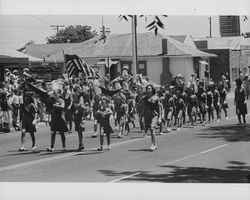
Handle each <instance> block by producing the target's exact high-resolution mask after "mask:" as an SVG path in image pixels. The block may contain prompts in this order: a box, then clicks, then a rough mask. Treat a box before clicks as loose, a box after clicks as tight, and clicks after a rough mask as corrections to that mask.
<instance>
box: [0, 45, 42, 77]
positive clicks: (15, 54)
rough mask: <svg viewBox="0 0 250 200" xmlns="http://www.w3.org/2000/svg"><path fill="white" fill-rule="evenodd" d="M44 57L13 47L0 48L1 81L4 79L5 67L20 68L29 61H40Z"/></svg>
mask: <svg viewBox="0 0 250 200" xmlns="http://www.w3.org/2000/svg"><path fill="white" fill-rule="evenodd" d="M41 61H42V59H39V58H36V57H33V56H30V55H27V54H24V53H21V52H19V51H16V50H13V49H7V48H2V49H0V81H3V80H4V69H5V68H8V69H12V70H15V69H20V68H24V67H27V66H28V65H29V63H40V62H41Z"/></svg>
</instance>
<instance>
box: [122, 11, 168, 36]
mask: <svg viewBox="0 0 250 200" xmlns="http://www.w3.org/2000/svg"><path fill="white" fill-rule="evenodd" d="M139 17H140V18H144V19H145V22H146V23H147V21H148V18H150V17H151V16H145V15H139ZM161 17H167V15H162V16H158V15H154V16H153V20H152V21H151V22H150V23H148V24H147V25H146V28H148V30H154V32H155V35H157V33H158V30H159V29H160V28H161V29H164V24H163V23H162V20H161ZM128 18H132V15H120V16H119V19H120V20H123V19H124V20H126V21H128Z"/></svg>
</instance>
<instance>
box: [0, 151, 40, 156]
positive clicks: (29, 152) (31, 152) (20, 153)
mask: <svg viewBox="0 0 250 200" xmlns="http://www.w3.org/2000/svg"><path fill="white" fill-rule="evenodd" d="M8 152H16V153H12V154H7V155H2V156H0V157H8V156H17V155H18V156H19V155H30V154H38V153H40V151H28V150H27V151H18V150H17V151H8Z"/></svg>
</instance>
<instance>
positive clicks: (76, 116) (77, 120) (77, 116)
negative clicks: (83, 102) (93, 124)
mask: <svg viewBox="0 0 250 200" xmlns="http://www.w3.org/2000/svg"><path fill="white" fill-rule="evenodd" d="M82 120H83V113H82V112H78V113H77V114H74V123H75V131H78V130H79V127H80V124H81V121H82Z"/></svg>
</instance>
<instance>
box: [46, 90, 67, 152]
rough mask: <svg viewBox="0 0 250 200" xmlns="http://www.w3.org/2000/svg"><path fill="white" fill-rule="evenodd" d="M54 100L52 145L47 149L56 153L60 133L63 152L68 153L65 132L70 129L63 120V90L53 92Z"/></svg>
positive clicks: (51, 124) (51, 125)
mask: <svg viewBox="0 0 250 200" xmlns="http://www.w3.org/2000/svg"><path fill="white" fill-rule="evenodd" d="M53 95H54V96H53V100H52V105H53V106H52V110H51V122H50V129H51V145H50V147H48V148H47V151H49V152H53V151H54V144H55V139H56V133H57V132H59V134H60V136H61V141H62V147H63V151H66V137H65V134H64V133H65V132H67V131H68V127H67V125H66V122H65V120H64V119H63V117H62V116H63V109H64V106H65V104H64V100H63V99H62V97H61V90H60V89H58V90H55V91H54V92H53Z"/></svg>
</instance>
